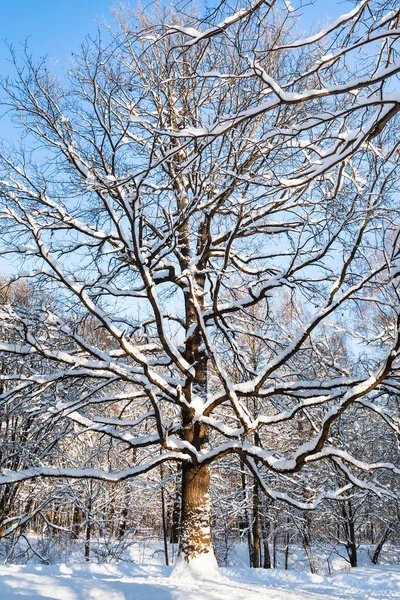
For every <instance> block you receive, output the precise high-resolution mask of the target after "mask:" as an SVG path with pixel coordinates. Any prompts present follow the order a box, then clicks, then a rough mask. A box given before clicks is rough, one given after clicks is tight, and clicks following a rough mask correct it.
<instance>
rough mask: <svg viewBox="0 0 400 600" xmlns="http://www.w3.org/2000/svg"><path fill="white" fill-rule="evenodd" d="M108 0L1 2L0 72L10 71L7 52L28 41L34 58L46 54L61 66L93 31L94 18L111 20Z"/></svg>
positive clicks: (3, 0)
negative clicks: (59, 62) (12, 47)
mask: <svg viewBox="0 0 400 600" xmlns="http://www.w3.org/2000/svg"><path fill="white" fill-rule="evenodd" d="M112 4H113V3H112V1H110V0H14V1H13V0H0V6H1V11H0V14H1V19H0V72H1V74H2V75H4V74H6V73H9V72H10V67H9V65H8V61H7V59H8V56H9V51H8V47H7V45H6V43H5V42H6V41H7V42H8V43H11V44H13V45H14V46H15V47H16V49H17V48H18V45H19V44H20V43H23V42H24V41H25V40H26V39H27V38H29V48H30V49H31V51H32V53H33V54H34V55H35V56H43V55H45V54H47V55H48V56H49V57H51V58H59V59H60V61H61V63H62V64H64V63H65V59H66V57H67V56H68V54H69V53H70V51H71V50H74V49H76V48H78V47H79V45H80V43H81V42H82V41H83V39H84V37H85V35H86V34H88V33H94V32H95V31H96V27H97V25H96V19H99V18H101V17H103V16H104V17H106V18H107V20H108V21H111V16H110V9H109V7H110V5H112Z"/></svg>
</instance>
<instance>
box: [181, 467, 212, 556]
mask: <svg viewBox="0 0 400 600" xmlns="http://www.w3.org/2000/svg"><path fill="white" fill-rule="evenodd" d="M209 491H210V469H209V467H208V466H203V465H202V466H192V465H184V466H183V469H182V537H181V550H182V555H183V558H184V559H185V560H186V561H189V560H191V559H193V558H196V557H197V556H199V555H201V554H207V553H209V552H212V541H211V506H210V495H209Z"/></svg>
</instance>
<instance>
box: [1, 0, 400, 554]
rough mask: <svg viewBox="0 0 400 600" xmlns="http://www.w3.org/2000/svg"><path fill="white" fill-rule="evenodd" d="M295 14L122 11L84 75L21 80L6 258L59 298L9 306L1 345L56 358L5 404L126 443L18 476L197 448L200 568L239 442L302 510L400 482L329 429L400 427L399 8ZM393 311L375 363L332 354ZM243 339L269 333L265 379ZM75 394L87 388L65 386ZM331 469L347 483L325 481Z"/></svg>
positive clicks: (268, 490)
mask: <svg viewBox="0 0 400 600" xmlns="http://www.w3.org/2000/svg"><path fill="white" fill-rule="evenodd" d="M291 10H292V9H291V7H290V5H289V4H288V3H286V4H285V5H284V6H281V5H280V4H279V3H275V2H270V3H267V2H257V3H256V4H254V5H250V4H249V8H248V10H247V9H244V10H242V11H240V12H236V13H233V14H227V13H226V11H227V8H226V6H225V4H224V3H222V4H221V5H220V11H222V13H223V15H222V17H223V18H222V17H221V15H220V14H219V12H220V11H217V12H215V13H214V14H212V15H210V16H209V20H210V19H211V23H210V22H208V23H207V24H206V25H205V21H204V20H201V19H200V20H199V18H198V17H196V15H194V14H192V15H189V16H188V17H185V19H186V20H185V19H182V17H181V16H179V15H177V14H174V13H173V12H171V11H166V12H165V13H162V11H161V9H160V10H159V15H158V16H157V17H155V19H153V20H150V19H148V18H147V17H145V16H144V15H143V14H140V15H139V17H138V18H137V19H135V18H133V19H131V18H130V17H129V15H126V14H121V13H118V14H117V20H118V24H119V30H118V32H117V33H115V34H113V36H112V40H111V42H108V41H107V43H105V44H102V43H101V39H100V37H99V39H97V40H89V41H88V42H87V44H86V45H85V46H84V47H83V48H82V50H81V52H80V53H79V54H78V55H74V64H73V66H72V67H71V70H70V71H69V72H68V78H69V84H68V85H67V86H66V87H62V86H61V85H60V84H59V83H58V82H57V81H56V80H55V78H54V76H53V75H52V74H51V72H50V71H49V70H48V68H47V67H46V64H44V63H40V64H37V63H35V62H34V61H33V59H32V58H31V57H30V56H29V55H28V54H27V55H26V56H25V61H24V63H23V64H22V65H21V64H20V63H18V61H16V78H15V79H14V81H6V82H5V83H4V88H5V91H6V93H7V97H8V100H7V106H8V107H9V109H10V110H11V111H14V112H13V114H14V115H15V117H16V118H18V119H19V120H20V123H21V125H22V127H23V132H24V136H25V140H24V149H23V146H21V147H18V148H16V149H14V150H8V151H6V150H2V152H1V183H0V198H1V211H0V219H1V221H0V223H1V230H0V235H1V243H2V246H1V254H2V255H3V256H8V255H11V256H15V255H17V256H18V255H19V256H20V257H21V260H22V261H23V262H24V270H23V271H21V272H19V274H18V275H17V276H16V277H17V278H35V279H36V280H37V285H42V286H45V287H47V288H51V289H52V290H53V293H55V294H56V295H57V300H58V305H57V306H58V309H57V311H54V310H52V309H51V308H50V307H46V306H43V308H42V310H41V312H40V319H38V318H37V317H34V316H32V315H30V314H26V313H22V312H21V311H19V310H18V307H17V306H13V305H12V303H11V304H10V303H2V306H1V320H2V327H3V328H4V329H5V330H7V332H8V334H7V335H9V336H11V335H12V336H13V341H12V342H9V341H7V339H8V338H7V339H4V340H3V341H2V342H1V343H0V351H1V352H2V353H3V355H4V356H7V355H15V356H17V357H19V358H20V359H21V361H23V360H26V357H29V356H32V355H33V356H38V357H41V358H43V359H45V360H46V361H47V363H48V364H50V365H52V370H49V371H48V372H47V373H46V375H45V376H43V374H42V373H37V372H32V373H30V374H21V375H18V377H15V375H8V374H3V375H2V380H3V381H5V382H6V383H7V386H8V391H7V398H10V397H12V398H13V399H14V400H15V401H16V402H17V401H20V400H22V399H23V398H24V397H25V396H26V394H30V395H35V397H38V398H40V410H41V413H42V418H45V419H47V422H48V423H60V422H63V421H66V422H68V423H72V424H73V428H72V429H73V430H74V431H76V430H78V431H79V430H85V431H88V430H90V431H91V432H92V433H94V434H96V433H97V434H98V435H99V436H102V437H104V436H106V437H108V438H110V447H111V448H112V451H113V452H115V453H116V454H118V456H123V457H124V461H126V462H125V463H124V464H125V465H126V466H125V467H124V468H121V469H119V470H118V469H114V468H113V469H111V470H108V469H97V468H78V467H77V466H76V465H75V466H67V467H66V466H61V465H60V464H59V463H56V462H55V459H54V458H53V459H52V460H48V462H47V463H46V461H44V462H41V463H33V464H32V466H31V468H24V469H22V470H19V471H18V470H17V471H13V472H3V474H2V475H1V476H0V484H3V485H9V484H11V483H14V482H18V481H23V480H25V479H32V478H37V477H40V478H45V477H53V478H54V477H59V478H60V477H67V478H71V479H73V478H77V479H82V478H91V479H100V480H104V481H122V480H125V479H129V478H132V477H136V476H139V475H140V474H143V473H146V472H148V471H150V470H151V469H154V468H155V467H158V466H160V465H161V464H163V463H165V462H175V463H178V464H181V465H182V540H181V543H182V553H183V556H184V558H185V559H186V561H189V560H191V559H193V558H196V557H198V556H199V555H204V554H209V553H211V548H212V546H211V527H210V510H211V508H210V496H209V486H210V464H211V463H213V462H215V461H217V460H219V459H221V458H223V457H226V456H227V455H232V456H236V457H238V458H239V459H240V460H241V461H242V462H243V463H244V464H245V465H246V467H247V468H248V469H249V470H250V471H251V473H252V475H253V476H254V477H255V480H256V482H257V486H258V487H259V489H260V490H262V491H263V492H264V493H265V494H267V496H269V497H270V498H271V499H273V500H282V501H285V502H287V503H289V504H291V505H294V506H296V507H298V508H305V509H312V508H316V507H317V506H318V505H319V504H320V503H321V502H322V500H323V499H325V498H330V499H340V498H343V497H344V495H345V492H347V491H348V490H349V489H351V487H353V486H358V487H360V488H363V489H368V490H370V491H372V492H375V493H378V494H383V495H387V496H393V494H394V493H395V492H394V491H393V490H391V489H390V487H388V486H386V485H385V481H386V480H385V474H386V473H392V474H393V473H394V474H398V473H399V469H398V467H397V466H396V465H395V464H394V463H393V462H388V461H385V460H382V461H381V462H372V463H371V462H368V461H366V460H364V458H365V457H363V456H362V455H360V454H359V453H357V452H355V453H354V454H351V453H350V452H349V451H348V449H347V448H346V446H345V445H343V444H339V445H335V443H334V440H335V439H336V437H335V436H334V435H333V434H334V431H335V427H336V425H337V423H338V421H339V419H345V415H346V410H347V409H349V407H351V406H352V405H355V404H357V405H360V407H361V408H360V415H361V416H360V418H368V415H369V413H370V412H371V411H372V412H373V413H374V414H375V415H378V416H380V417H381V418H382V419H383V420H384V422H385V424H386V425H387V427H388V428H389V429H390V430H391V431H393V432H394V433H395V432H396V431H398V429H397V425H396V421H395V416H394V415H393V413H392V412H390V411H386V409H385V410H383V411H382V410H381V408H380V402H381V399H382V397H383V396H384V395H385V393H388V391H389V390H398V387H399V362H398V359H397V355H398V352H399V349H400V334H399V330H398V326H399V319H400V311H399V309H398V306H399V303H398V300H399V298H398V284H397V276H398V273H399V272H400V271H399V269H400V266H399V265H400V263H399V252H400V248H399V234H398V229H397V227H398V209H397V208H396V200H395V194H396V193H398V162H399V161H398V157H399V141H398V135H397V132H398V129H397V125H396V124H397V123H398V119H397V112H398V110H399V108H400V97H399V95H398V94H396V93H395V92H394V91H393V90H394V89H395V85H396V82H397V74H398V73H399V72H400V62H399V60H398V41H399V36H400V31H399V28H398V20H399V16H400V10H399V9H398V7H396V2H384V1H376V2H374V1H372V0H362V2H361V3H360V4H359V5H357V6H356V7H355V8H354V9H353V10H352V11H350V12H349V13H348V14H346V15H343V16H342V17H340V18H339V19H338V20H336V21H335V23H334V24H332V25H331V26H328V27H326V28H325V29H323V30H321V31H320V32H318V33H316V34H314V35H312V36H310V37H300V38H297V37H296V34H295V32H296V28H295V27H294V26H293V25H294V22H293V19H294V18H295V14H294V15H293V14H292V12H291ZM224 11H225V12H224ZM220 19H222V20H220ZM196 27H197V28H196ZM283 291H285V294H286V295H287V297H288V298H289V300H290V301H289V304H288V306H289V305H290V307H292V309H291V310H293V311H294V312H293V315H294V317H293V319H292V322H291V324H290V326H288V325H287V324H286V323H287V322H286V323H285V322H279V319H278V317H279V314H280V311H281V301H282V300H281V299H282V293H283ZM382 304H388V307H387V317H388V322H389V325H388V327H389V329H390V343H388V345H387V346H386V347H385V350H384V351H382V352H381V354H380V355H379V356H377V357H374V364H373V368H372V369H371V368H369V367H370V365H371V363H368V361H365V363H362V364H361V363H360V367H359V368H358V370H357V369H355V368H354V367H353V366H352V365H343V364H342V363H341V359H340V356H339V357H338V356H335V353H331V356H330V357H329V355H327V353H326V352H325V351H323V346H324V344H325V341H324V340H326V339H328V340H329V337H330V336H331V337H333V336H334V335H335V334H336V333H337V332H338V330H340V331H341V332H342V334H343V336H344V340H345V342H344V343H346V344H348V345H351V344H353V343H354V342H353V340H354V339H357V340H358V342H357V343H358V344H359V345H358V346H357V352H358V354H359V355H361V354H362V352H363V351H365V353H366V355H368V347H369V342H370V339H369V335H368V331H367V329H366V331H365V334H364V336H363V339H361V340H360V337H359V336H358V333H359V324H360V317H361V319H362V315H363V313H364V311H365V312H367V307H368V306H369V305H378V306H379V305H382ZM255 306H259V307H260V311H254V310H252V307H255ZM298 306H304V307H305V309H304V310H303V309H302V310H297V309H296V307H298ZM296 310H297V312H296ZM260 312H261V313H262V314H263V317H262V322H260V318H259V315H260ZM82 323H83V324H85V326H84V327H83V325H82ZM96 331H101V335H99V336H98V339H96V335H95V334H96ZM243 336H246V337H247V338H257V339H258V340H259V342H260V344H261V347H262V360H260V361H258V362H257V370H256V371H255V370H254V368H253V365H252V364H250V363H249V362H248V361H247V357H246V352H243V349H242V346H241V340H242V339H243ZM105 338H106V341H105ZM321 360H323V361H325V364H326V365H327V368H326V369H325V370H324V371H323V372H322V371H321V368H320V361H321ZM226 365H231V367H232V368H227V366H226ZM237 365H240V367H241V368H240V370H238V369H234V368H233V366H237ZM328 367H329V368H328ZM238 372H239V373H241V375H240V376H236V375H234V373H238ZM321 373H323V374H321ZM65 386H70V387H72V388H76V392H75V394H74V396H73V398H72V396H71V395H70V394H69V395H63V394H62V393H60V394H56V393H54V392H55V391H57V390H60V389H61V390H62V389H64V387H65ZM71 398H72V399H71ZM249 406H251V411H250V410H249ZM394 433H393V435H394ZM354 435H357V433H356V432H355V433H354ZM325 463H332V464H333V465H334V466H335V468H337V469H339V470H340V472H341V473H342V474H343V475H344V476H345V479H346V483H345V484H343V485H341V486H340V487H336V486H335V485H334V484H335V482H334V481H330V480H329V477H325V476H324V477H321V476H318V474H319V473H321V469H322V472H324V471H323V465H324V464H325ZM116 464H118V463H116ZM370 472H373V473H374V478H373V480H371V479H369V478H368V476H367V475H366V474H367V473H370ZM307 477H309V479H307ZM289 489H290V490H291V493H290V494H289V493H288V492H287V490H289ZM257 493H258V489H257Z"/></svg>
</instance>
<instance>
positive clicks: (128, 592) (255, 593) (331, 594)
mask: <svg viewBox="0 0 400 600" xmlns="http://www.w3.org/2000/svg"><path fill="white" fill-rule="evenodd" d="M203 560H204V562H203V564H202V565H201V566H200V573H202V570H203V568H207V567H208V566H209V563H208V559H207V558H205V559H203ZM171 571H172V568H171V567H164V566H162V565H155V564H137V563H131V564H130V563H119V564H94V563H93V564H71V565H63V564H61V565H32V564H30V565H2V566H0V598H1V600H16V599H17V598H19V597H21V598H23V599H24V600H38V599H40V598H44V599H46V600H52V599H54V600H56V599H57V600H97V599H98V600H103V599H107V600H243V599H244V598H246V600H335V599H337V600H339V599H340V600H350V599H351V600H390V599H394V598H399V595H400V566H399V565H390V566H370V567H359V568H356V569H352V570H351V572H350V573H347V572H339V573H335V574H333V575H332V576H324V575H312V574H311V573H306V572H297V571H292V570H289V571H284V570H281V569H276V570H264V569H248V568H247V569H243V568H237V567H236V568H228V569H221V573H222V575H221V576H219V577H216V578H212V579H206V580H205V579H203V578H202V577H199V578H197V579H196V578H195V577H187V576H177V575H176V573H175V574H173V575H172V576H170V574H171ZM178 575H179V573H178Z"/></svg>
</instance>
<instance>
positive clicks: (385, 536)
mask: <svg viewBox="0 0 400 600" xmlns="http://www.w3.org/2000/svg"><path fill="white" fill-rule="evenodd" d="M391 533H392V531H391V529H390V528H389V527H387V529H385V531H384V532H383V535H382V537H381V539H380V540H379V542H378V544H377V545H376V548H375V551H374V553H373V555H372V558H371V562H372V563H373V564H374V565H377V564H378V561H379V556H380V553H381V552H382V548H383V546H384V544H385V542H386V541H387V540H388V539H389V537H390V536H391Z"/></svg>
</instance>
